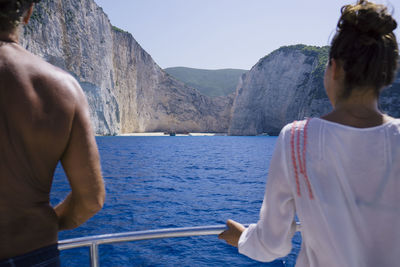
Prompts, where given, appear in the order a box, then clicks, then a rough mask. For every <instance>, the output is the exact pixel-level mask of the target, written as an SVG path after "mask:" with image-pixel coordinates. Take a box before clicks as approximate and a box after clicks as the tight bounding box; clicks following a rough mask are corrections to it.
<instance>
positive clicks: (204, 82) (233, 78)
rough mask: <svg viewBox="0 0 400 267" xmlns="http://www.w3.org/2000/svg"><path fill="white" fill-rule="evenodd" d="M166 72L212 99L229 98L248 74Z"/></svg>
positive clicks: (229, 71) (230, 71) (235, 71)
mask: <svg viewBox="0 0 400 267" xmlns="http://www.w3.org/2000/svg"><path fill="white" fill-rule="evenodd" d="M165 71H166V72H167V73H168V74H169V75H171V76H173V77H175V78H176V79H178V80H180V81H182V82H184V83H185V84H187V85H188V86H190V87H193V88H195V89H197V90H198V91H199V92H200V93H201V94H203V95H206V96H211V97H216V96H227V95H229V94H231V93H233V92H235V90H236V86H237V84H238V82H239V78H240V76H241V75H242V74H243V73H245V72H247V70H241V69H221V70H204V69H193V68H185V67H175V68H167V69H165Z"/></svg>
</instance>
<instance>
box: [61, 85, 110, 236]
mask: <svg viewBox="0 0 400 267" xmlns="http://www.w3.org/2000/svg"><path fill="white" fill-rule="evenodd" d="M71 86H72V87H74V88H73V89H74V90H73V91H74V94H75V95H76V100H77V101H76V107H75V114H74V118H73V122H72V126H71V134H70V138H69V142H68V145H67V147H66V150H65V152H64V154H63V156H62V158H61V164H62V166H63V168H64V171H65V173H66V175H67V178H68V181H69V183H70V186H71V192H70V193H69V195H68V196H67V197H66V199H65V200H64V201H63V202H61V203H60V204H59V205H57V206H56V207H55V211H56V213H57V215H58V220H59V230H66V229H73V228H75V227H78V226H79V225H81V224H82V223H84V222H86V221H87V220H88V219H89V218H91V217H92V216H93V215H94V214H96V213H97V212H98V211H99V210H100V209H101V208H102V206H103V204H104V199H105V190H104V183H103V178H102V175H101V169H100V159H99V153H98V150H97V145H96V140H95V138H94V133H93V130H92V127H91V124H90V116H89V107H88V103H87V101H86V98H85V95H84V93H83V91H82V89H81V88H80V86H79V84H78V83H77V82H76V81H75V80H74V81H72V82H71Z"/></svg>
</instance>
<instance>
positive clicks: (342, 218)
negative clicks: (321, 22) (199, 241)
mask: <svg viewBox="0 0 400 267" xmlns="http://www.w3.org/2000/svg"><path fill="white" fill-rule="evenodd" d="M396 27H397V23H396V21H395V20H394V19H393V18H392V16H391V15H390V14H388V12H387V9H386V7H385V6H383V5H377V4H373V3H371V2H368V1H364V0H360V1H358V2H357V3H356V4H355V5H346V6H344V7H343V8H342V15H341V17H340V19H339V22H338V26H337V32H336V34H335V36H334V38H333V40H332V43H331V50H330V55H329V63H328V65H327V68H326V72H325V77H324V85H325V88H326V92H327V94H328V97H329V99H330V101H331V103H332V105H333V107H334V109H333V111H332V112H331V113H329V114H327V115H325V116H323V117H321V118H313V119H310V120H306V121H301V122H293V123H291V124H289V125H287V126H285V127H284V128H283V129H282V131H281V133H280V136H279V138H278V141H277V144H276V148H275V152H274V155H273V157H272V160H271V165H270V169H269V176H268V181H267V188H266V193H265V197H264V202H263V205H262V208H261V211H260V220H259V221H258V223H257V224H253V225H250V226H249V227H248V228H247V229H245V228H244V227H243V226H242V225H241V224H239V223H237V222H235V221H232V220H228V222H227V226H228V230H226V231H225V232H223V233H222V234H220V236H219V237H220V238H221V239H224V240H226V241H227V242H228V243H229V244H231V245H233V246H238V248H239V252H240V253H242V254H245V255H247V256H249V257H251V258H253V259H256V260H259V261H272V260H274V259H276V258H278V257H283V256H286V255H287V254H288V253H289V252H290V250H291V239H292V236H293V234H294V233H295V231H296V223H295V220H294V217H295V214H297V216H298V218H299V220H300V223H301V233H302V238H303V242H302V248H301V251H300V254H299V256H298V259H297V266H340V267H343V266H352V267H356V266H360V267H361V266H362V267H365V266H398V252H399V248H400V231H399V229H398V227H399V226H400V204H399V203H400V120H399V119H394V118H391V117H389V116H387V115H385V114H383V113H382V112H380V111H379V109H378V98H379V93H380V91H381V89H382V88H383V87H385V86H387V85H389V84H390V83H392V82H393V80H394V77H395V73H396V68H397V60H398V45H397V42H396V37H395V35H394V33H393V30H394V29H395V28H396Z"/></svg>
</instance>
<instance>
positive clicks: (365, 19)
mask: <svg viewBox="0 0 400 267" xmlns="http://www.w3.org/2000/svg"><path fill="white" fill-rule="evenodd" d="M341 12H342V16H341V18H340V20H339V22H338V28H339V30H341V31H345V30H353V31H357V32H358V33H360V34H367V35H370V36H371V37H375V38H377V37H380V36H382V35H386V34H389V33H392V32H393V30H394V29H396V28H397V22H396V21H395V20H394V19H393V17H392V16H391V14H389V13H388V10H387V8H386V7H385V6H384V5H379V4H374V3H371V2H368V1H366V0H359V1H358V2H357V3H356V4H355V5H345V6H343V7H342V10H341Z"/></svg>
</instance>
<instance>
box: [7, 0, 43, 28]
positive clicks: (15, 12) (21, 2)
mask: <svg viewBox="0 0 400 267" xmlns="http://www.w3.org/2000/svg"><path fill="white" fill-rule="evenodd" d="M40 1H41V0H0V31H10V30H12V29H13V28H15V27H17V26H18V25H19V24H20V23H21V18H22V16H23V15H24V14H25V12H26V11H27V10H28V9H29V7H30V6H31V4H32V3H38V2H40Z"/></svg>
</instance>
